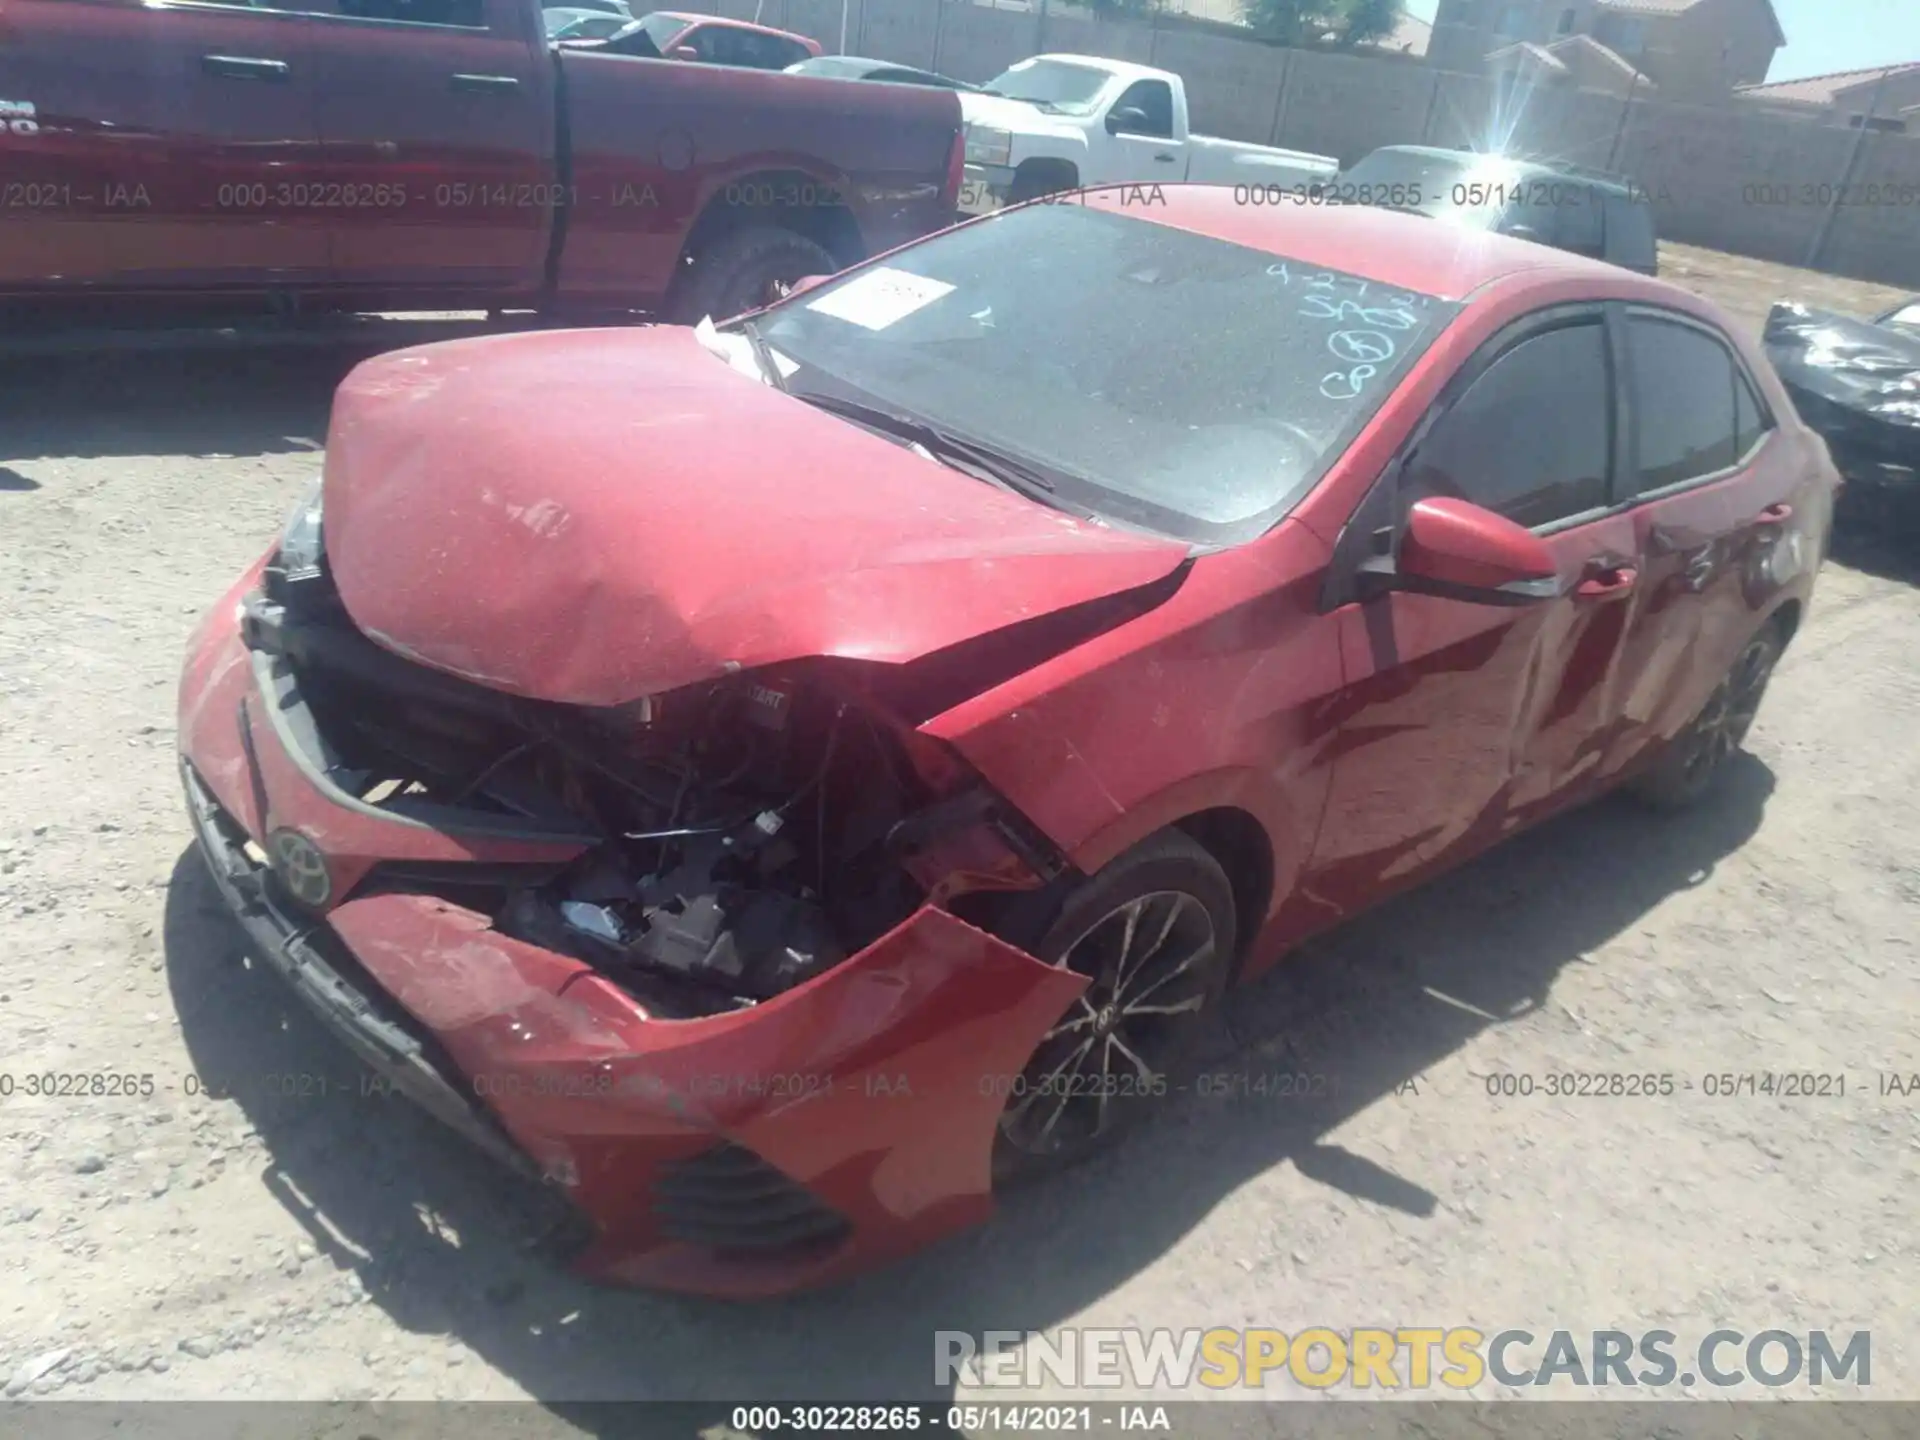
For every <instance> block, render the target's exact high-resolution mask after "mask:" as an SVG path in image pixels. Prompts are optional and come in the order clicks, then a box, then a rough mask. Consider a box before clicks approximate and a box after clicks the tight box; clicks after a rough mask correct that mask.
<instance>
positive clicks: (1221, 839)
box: [1069, 768, 1312, 973]
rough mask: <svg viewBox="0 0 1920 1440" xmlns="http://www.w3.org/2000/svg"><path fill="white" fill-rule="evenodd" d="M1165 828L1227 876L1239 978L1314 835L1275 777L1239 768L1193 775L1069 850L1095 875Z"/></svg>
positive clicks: (1080, 865)
mask: <svg viewBox="0 0 1920 1440" xmlns="http://www.w3.org/2000/svg"><path fill="white" fill-rule="evenodd" d="M1162 830H1178V831H1181V832H1182V833H1184V834H1185V835H1187V836H1188V837H1189V838H1191V839H1192V840H1194V841H1195V842H1196V843H1197V844H1199V845H1200V847H1201V848H1202V849H1204V850H1205V851H1206V852H1207V853H1208V854H1210V855H1212V856H1213V858H1214V859H1215V860H1217V861H1218V862H1219V863H1220V867H1221V869H1223V870H1225V871H1226V872H1227V879H1228V880H1229V881H1230V882H1231V883H1232V886H1233V898H1234V917H1235V920H1236V922H1237V925H1236V929H1237V931H1238V935H1237V943H1236V948H1237V950H1238V954H1237V955H1236V956H1235V957H1234V964H1235V971H1236V973H1237V972H1238V970H1239V968H1240V967H1241V966H1242V965H1244V963H1245V961H1246V958H1247V956H1248V955H1249V953H1250V952H1251V950H1252V947H1253V945H1254V943H1255V942H1256V940H1257V939H1258V938H1259V936H1260V934H1261V932H1262V931H1263V930H1264V929H1265V928H1266V924H1267V921H1268V920H1269V919H1270V918H1271V917H1272V914H1273V911H1274V908H1275V904H1276V900H1277V899H1278V898H1280V897H1284V896H1285V894H1286V893H1287V890H1288V888H1289V887H1290V885H1291V881H1292V877H1293V876H1294V875H1296V874H1297V873H1298V872H1299V869H1300V867H1301V865H1302V864H1303V863H1304V862H1305V859H1306V849H1307V846H1308V844H1309V843H1310V842H1311V840H1312V836H1311V835H1309V834H1308V833H1307V832H1306V831H1305V830H1304V829H1303V828H1302V826H1301V824H1300V822H1299V817H1298V816H1297V814H1296V811H1295V806H1294V805H1293V804H1292V803H1291V802H1290V801H1289V799H1288V797H1287V796H1286V795H1285V794H1284V793H1283V792H1282V791H1281V790H1280V789H1279V788H1278V787H1277V786H1276V785H1275V784H1274V783H1273V780H1272V778H1271V777H1270V776H1266V775H1262V774H1259V773H1257V772H1255V771H1253V770H1250V769H1243V768H1234V769H1227V770H1217V771H1212V772H1209V773H1207V774H1203V775H1196V776H1191V777H1189V778H1188V779H1186V780H1183V781H1181V782H1179V783H1178V784H1175V785H1171V786H1169V787H1167V788H1166V789H1165V790H1162V791H1160V792H1159V793H1158V794H1156V795H1153V796H1150V797H1148V798H1146V799H1144V800H1142V801H1140V802H1139V803H1137V804H1134V805H1132V806H1130V807H1129V808H1128V810H1127V813H1126V814H1125V815H1123V816H1120V817H1119V818H1117V819H1116V820H1114V821H1113V822H1112V823H1111V824H1109V825H1107V826H1105V827H1104V828H1102V829H1101V830H1100V831H1098V832H1097V833H1096V834H1094V835H1091V836H1089V837H1087V838H1086V839H1084V840H1083V841H1081V842H1080V843H1079V844H1077V845H1074V846H1072V847H1071V849H1070V851H1069V853H1070V856H1071V858H1072V860H1073V863H1074V865H1075V867H1076V868H1077V869H1078V870H1079V871H1080V873H1082V874H1086V875H1091V874H1093V873H1095V872H1096V871H1098V870H1100V869H1101V868H1102V867H1103V866H1105V865H1107V864H1109V863H1110V862H1111V861H1113V860H1114V859H1115V858H1116V857H1118V856H1119V855H1121V854H1123V853H1125V852H1126V851H1127V850H1130V849H1131V848H1132V847H1133V846H1135V845H1137V844H1139V843H1140V842H1141V841H1143V840H1145V839H1146V838H1147V837H1148V836H1150V835H1154V834H1157V833H1159V832H1160V831H1162Z"/></svg>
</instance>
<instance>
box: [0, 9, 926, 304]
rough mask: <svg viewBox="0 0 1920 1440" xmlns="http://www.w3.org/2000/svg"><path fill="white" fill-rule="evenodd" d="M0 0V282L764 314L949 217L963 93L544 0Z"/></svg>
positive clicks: (26, 293) (137, 294)
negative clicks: (801, 288)
mask: <svg viewBox="0 0 1920 1440" xmlns="http://www.w3.org/2000/svg"><path fill="white" fill-rule="evenodd" d="M280 3H281V5H282V8H278V9H273V8H263V7H262V6H260V5H258V4H252V5H249V4H245V3H240V0H232V3H218V0H6V3H5V4H4V5H0V299H19V298H23V297H24V298H28V299H31V300H34V301H44V300H49V299H50V300H54V301H56V302H58V301H60V300H62V299H66V298H85V299H92V300H96V301H97V300H98V299H99V298H100V297H101V296H102V295H106V296H109V297H112V298H113V299H114V300H115V302H116V303H117V302H120V301H127V302H132V301H135V300H137V299H142V298H148V299H168V298H172V299H176V300H177V299H181V298H185V299H190V300H194V301H196V302H197V301H201V300H206V299H210V298H213V297H216V296H230V297H237V298H242V299H252V298H254V297H262V298H266V299H269V300H271V301H272V302H273V303H274V304H275V305H276V307H278V308H283V309H285V308H298V309H302V310H441V309H482V308H484V309H535V310H543V311H548V312H556V311H558V312H574V311H578V312H591V311H597V310H611V309H644V310H649V311H654V312H656V313H661V314H664V315H665V316H666V317H667V318H669V319H676V320H685V321H691V320H696V319H698V318H699V317H700V316H701V315H703V314H712V315H714V316H715V317H716V318H718V317H721V316H724V315H728V314H732V313H736V312H738V311H739V310H742V309H747V308H751V307H752V306H753V305H755V304H757V303H759V302H760V301H762V300H763V299H765V298H769V296H770V294H772V293H777V290H778V287H779V286H781V285H783V284H786V283H790V282H791V281H793V280H795V279H797V278H799V277H800V276H802V275H807V274H814V273H820V272H825V271H832V270H837V269H841V268H843V267H845V266H846V265H849V264H851V263H853V262H855V261H857V260H860V259H862V258H864V257H865V256H867V255H870V254H873V253H876V252H878V251H880V250H883V249H886V248H889V247H891V246H894V245H896V244H900V243H902V242H904V241H907V240H910V239H913V238H915V237H917V236H920V235H922V234H925V233H927V232H928V231H931V230H935V229H938V228H940V227H941V226H943V225H946V224H949V223H951V221H952V220H953V218H954V215H955V205H956V201H957V199H958V193H959V186H960V175H961V166H962V160H963V151H962V140H961V121H960V109H959V102H958V101H957V100H956V99H955V98H954V97H953V95H952V94H951V93H949V92H945V91H938V90H930V89H922V88H920V87H916V86H906V85H848V84H844V83H840V82H836V81H832V80H820V79H808V78H804V77H799V76H789V75H782V74H777V73H767V72H763V71H758V70H749V69H726V68H716V67H713V66H706V65H685V64H676V63H673V62H670V61H663V60H647V59H639V58H634V57H630V56H621V55H607V54H597V53H594V52H593V51H592V50H591V49H573V48H571V47H558V48H556V47H553V46H550V45H549V44H548V42H547V40H546V37H545V31H544V27H543V25H542V23H541V17H540V8H539V5H538V3H537V0H280Z"/></svg>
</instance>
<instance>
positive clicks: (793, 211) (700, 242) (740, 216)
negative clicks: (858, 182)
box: [675, 165, 867, 275]
mask: <svg viewBox="0 0 1920 1440" xmlns="http://www.w3.org/2000/svg"><path fill="white" fill-rule="evenodd" d="M756 189H758V190H766V191H770V192H772V193H773V194H775V195H778V194H781V193H782V192H792V193H796V194H798V195H802V196H804V195H806V194H807V193H808V192H809V191H819V190H828V191H836V192H837V193H839V194H840V195H842V196H844V195H845V193H846V186H845V182H844V181H843V180H842V179H841V178H840V177H838V176H832V175H814V174H811V173H809V172H808V171H806V170H803V169H800V168H798V167H795V166H779V165H774V166H765V167H762V168H760V169H756V170H748V171H744V172H742V173H741V174H738V175H729V176H727V177H726V178H725V179H723V180H718V181H716V182H715V183H714V185H713V187H712V189H711V190H710V191H709V192H708V194H707V198H706V200H705V202H704V203H703V204H702V205H701V207H700V213H699V214H698V215H697V216H696V217H695V219H694V222H693V224H692V225H691V226H690V227H689V228H688V230H687V238H686V239H685V240H684V241H682V242H681V245H680V256H679V261H678V264H677V266H676V269H675V274H676V275H682V274H685V273H686V272H687V271H688V270H689V269H691V268H692V266H693V264H694V261H695V260H696V259H697V258H698V257H699V256H700V255H702V254H703V253H705V252H706V251H708V250H711V249H712V248H713V247H714V246H715V245H716V244H718V243H719V242H720V241H721V240H722V239H724V238H725V237H726V236H728V235H731V234H732V233H733V232H734V231H736V230H744V229H747V228H749V227H757V226H762V225H766V226H773V227H776V228H779V229H783V230H791V231H793V232H794V233H795V234H798V235H804V236H805V237H806V238H807V239H809V240H811V241H813V242H814V243H815V244H816V245H818V246H820V247H821V248H822V249H824V250H825V251H827V253H828V254H830V255H832V256H833V258H834V259H835V260H837V261H839V262H840V264H841V265H842V266H843V267H844V266H847V265H853V264H857V263H858V262H859V261H861V260H864V259H866V258H867V245H866V237H865V236H864V235H863V234H862V233H861V230H860V222H859V220H858V219H857V218H856V217H855V216H854V213H853V211H852V210H850V209H848V208H847V206H846V205H845V204H837V205H833V204H828V205H800V204H794V205H762V204H757V203H753V202H751V201H749V200H746V199H743V192H748V193H750V192H751V191H753V190H756Z"/></svg>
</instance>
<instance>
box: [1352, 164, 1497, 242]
mask: <svg viewBox="0 0 1920 1440" xmlns="http://www.w3.org/2000/svg"><path fill="white" fill-rule="evenodd" d="M1530 173H1531V172H1529V171H1528V170H1527V168H1526V167H1524V166H1522V165H1520V164H1519V163H1518V162H1516V161H1513V160H1509V159H1505V158H1503V157H1501V156H1498V155H1466V154H1461V155H1446V154H1441V155H1430V154H1425V153H1423V152H1421V151H1418V150H1393V149H1387V150H1376V151H1374V152H1373V153H1372V154H1371V155H1369V156H1367V157H1366V158H1365V159H1363V160H1361V161H1360V162H1359V163H1358V164H1357V165H1355V166H1354V167H1353V168H1352V169H1351V170H1348V171H1346V172H1345V173H1344V174H1343V175H1341V177H1340V183H1339V186H1338V190H1339V193H1340V195H1341V197H1342V198H1343V199H1344V198H1346V197H1348V196H1351V197H1352V198H1353V199H1355V200H1357V201H1359V203H1361V204H1363V205H1387V206H1391V207H1392V208H1394V209H1399V210H1414V211H1418V212H1419V213H1420V214H1422V215H1431V216H1433V217H1434V218H1436V219H1440V220H1446V221H1448V222H1450V223H1452V224H1456V225H1465V226H1471V227H1485V228H1491V227H1492V226H1493V225H1495V224H1496V223H1497V222H1498V221H1499V220H1500V218H1501V216H1502V215H1503V214H1504V213H1505V212H1506V209H1507V206H1508V204H1509V203H1510V202H1512V201H1514V200H1515V199H1516V198H1524V196H1523V193H1522V192H1523V186H1524V184H1525V182H1526V179H1527V177H1528V175H1529V174H1530Z"/></svg>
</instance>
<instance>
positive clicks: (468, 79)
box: [453, 75, 520, 95]
mask: <svg viewBox="0 0 1920 1440" xmlns="http://www.w3.org/2000/svg"><path fill="white" fill-rule="evenodd" d="M453 88H454V89H456V90H471V91H473V92H475V93H476V94H483V95H507V94H511V93H512V92H513V91H515V90H518V89H519V88H520V82H519V80H517V79H516V78H515V77H513V76H512V75H455V76H454V77H453Z"/></svg>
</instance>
